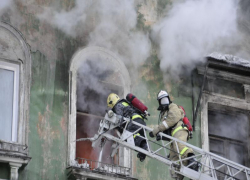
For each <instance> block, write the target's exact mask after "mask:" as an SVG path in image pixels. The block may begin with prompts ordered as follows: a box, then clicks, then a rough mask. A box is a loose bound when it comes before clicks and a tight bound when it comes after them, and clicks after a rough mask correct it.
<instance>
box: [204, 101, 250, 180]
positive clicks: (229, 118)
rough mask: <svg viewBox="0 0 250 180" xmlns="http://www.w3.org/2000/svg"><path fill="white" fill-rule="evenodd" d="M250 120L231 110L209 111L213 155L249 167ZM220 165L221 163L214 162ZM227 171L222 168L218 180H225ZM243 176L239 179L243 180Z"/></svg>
mask: <svg viewBox="0 0 250 180" xmlns="http://www.w3.org/2000/svg"><path fill="white" fill-rule="evenodd" d="M249 120H250V118H249V116H248V115H247V114H246V113H243V112H235V111H234V110H233V109H231V110H230V108H227V109H225V108H223V107H222V106H221V107H220V108H216V109H209V110H208V133H209V148H210V151H211V152H212V153H215V154H217V155H220V156H222V157H224V158H226V159H229V160H232V161H234V162H236V163H239V164H242V165H243V166H247V167H249V166H250V164H249V161H250V158H249V157H250V154H249V149H248V148H249V145H250V143H249V137H250V135H249V129H250V127H249V126H250V122H249ZM214 163H216V164H219V162H214ZM226 171H227V169H225V168H224V167H222V168H221V169H220V170H219V171H218V172H217V176H218V179H224V178H225V175H224V174H223V173H226ZM242 177H244V176H243V174H239V175H238V176H237V178H239V179H242Z"/></svg>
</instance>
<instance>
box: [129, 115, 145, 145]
mask: <svg viewBox="0 0 250 180" xmlns="http://www.w3.org/2000/svg"><path fill="white" fill-rule="evenodd" d="M133 121H134V122H137V123H140V124H142V125H144V126H145V125H146V123H145V122H144V120H143V119H142V118H139V117H138V118H134V119H133ZM139 128H140V126H137V125H135V124H133V123H132V122H130V123H129V124H128V126H127V130H128V131H129V132H135V131H136V130H138V129H139ZM139 136H142V137H145V135H144V131H143V129H141V130H140V131H138V132H137V133H136V134H134V141H135V145H136V146H139V147H141V145H142V144H143V142H145V139H143V138H141V137H139Z"/></svg>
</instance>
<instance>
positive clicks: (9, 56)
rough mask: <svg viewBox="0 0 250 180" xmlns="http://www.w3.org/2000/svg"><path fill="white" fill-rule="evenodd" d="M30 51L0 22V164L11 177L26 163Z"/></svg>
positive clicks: (12, 29) (28, 158)
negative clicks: (0, 163) (8, 170)
mask: <svg viewBox="0 0 250 180" xmlns="http://www.w3.org/2000/svg"><path fill="white" fill-rule="evenodd" d="M30 79H31V57H30V50H29V48H28V46H27V44H26V42H25V40H24V38H23V37H22V35H21V34H20V33H19V32H18V31H17V30H16V29H15V28H13V27H12V26H10V25H9V24H6V23H3V22H0V99H1V101H0V107H1V109H0V114H1V116H0V123H1V126H0V132H1V133H0V161H1V162H2V163H3V164H8V165H7V166H10V171H11V173H10V174H11V175H12V176H14V177H18V169H19V168H20V167H21V166H22V165H24V164H27V163H28V162H29V161H30V159H31V158H30V157H29V156H28V146H27V144H28V131H27V124H28V120H29V94H30Z"/></svg>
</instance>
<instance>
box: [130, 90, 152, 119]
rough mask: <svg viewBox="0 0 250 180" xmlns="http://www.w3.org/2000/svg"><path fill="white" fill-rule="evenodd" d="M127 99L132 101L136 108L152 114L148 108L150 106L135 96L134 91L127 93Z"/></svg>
mask: <svg viewBox="0 0 250 180" xmlns="http://www.w3.org/2000/svg"><path fill="white" fill-rule="evenodd" d="M126 99H127V101H128V102H130V103H131V104H132V105H133V106H134V107H135V108H137V109H138V110H140V111H141V112H142V113H143V114H146V115H150V114H149V113H148V112H147V110H148V107H147V106H145V105H144V104H143V103H142V102H141V101H140V100H139V99H137V98H136V97H135V95H133V94H132V93H129V94H127V96H126Z"/></svg>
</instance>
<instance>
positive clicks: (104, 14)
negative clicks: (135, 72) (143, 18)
mask: <svg viewBox="0 0 250 180" xmlns="http://www.w3.org/2000/svg"><path fill="white" fill-rule="evenodd" d="M38 17H39V19H41V20H44V21H47V22H48V23H50V24H51V25H52V26H54V27H56V28H59V29H60V30H62V31H63V32H64V33H66V34H67V35H69V36H72V37H82V38H83V39H85V40H86V41H87V45H94V46H102V47H105V48H107V49H109V50H111V51H112V52H115V53H116V54H118V55H120V58H121V59H122V60H123V61H124V62H125V64H127V65H128V64H129V65H133V66H135V67H138V66H139V65H140V64H141V63H143V62H144V61H145V60H146V59H147V57H148V56H149V53H150V47H151V45H150V41H149V38H148V35H146V34H144V33H142V32H140V31H137V30H135V29H136V23H137V13H136V8H135V4H134V1H133V0H126V1H123V0H109V1H102V0H92V1H81V0H76V2H75V7H74V8H72V9H71V10H70V11H65V10H62V11H60V12H57V11H55V10H54V9H53V8H49V7H47V8H45V10H44V13H43V14H40V15H38Z"/></svg>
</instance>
